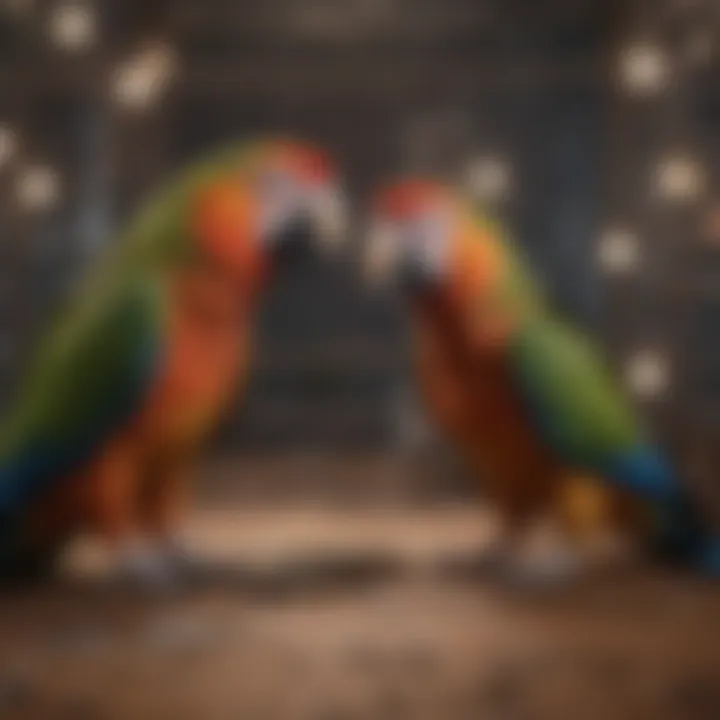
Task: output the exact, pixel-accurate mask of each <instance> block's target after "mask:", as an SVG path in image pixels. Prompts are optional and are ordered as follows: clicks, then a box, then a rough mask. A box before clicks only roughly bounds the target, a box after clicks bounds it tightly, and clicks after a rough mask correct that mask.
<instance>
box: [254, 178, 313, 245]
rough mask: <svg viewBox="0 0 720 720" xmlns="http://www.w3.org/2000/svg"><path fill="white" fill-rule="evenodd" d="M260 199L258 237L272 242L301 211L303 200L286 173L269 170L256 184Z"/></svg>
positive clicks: (297, 187)
mask: <svg viewBox="0 0 720 720" xmlns="http://www.w3.org/2000/svg"><path fill="white" fill-rule="evenodd" d="M258 195H259V197H260V228H259V230H260V237H261V238H262V239H263V240H264V241H265V242H274V241H275V239H276V238H277V237H279V236H280V234H281V232H282V229H283V228H284V227H286V226H287V225H288V224H289V223H290V222H292V220H293V218H295V217H297V216H298V214H300V213H301V212H302V210H303V207H304V205H305V200H304V198H303V192H302V188H301V187H300V185H299V184H298V183H297V182H296V181H295V180H294V178H293V177H292V176H290V175H288V174H287V173H283V172H281V171H279V170H270V171H268V172H267V173H265V175H263V176H262V177H261V178H260V180H259V182H258Z"/></svg>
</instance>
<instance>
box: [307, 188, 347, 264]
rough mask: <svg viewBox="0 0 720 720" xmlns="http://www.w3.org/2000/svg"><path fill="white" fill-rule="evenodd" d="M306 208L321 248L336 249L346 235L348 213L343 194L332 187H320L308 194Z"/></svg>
mask: <svg viewBox="0 0 720 720" xmlns="http://www.w3.org/2000/svg"><path fill="white" fill-rule="evenodd" d="M308 207H309V210H310V216H311V217H312V219H313V221H314V223H315V228H316V231H317V234H318V239H319V240H320V242H321V243H322V246H323V247H324V248H327V249H330V250H334V249H336V248H337V247H338V246H339V245H340V243H341V242H342V241H343V240H344V238H345V237H346V235H347V227H348V211H347V205H346V202H345V196H344V194H343V193H342V191H341V190H340V189H339V188H337V187H334V186H332V185H327V186H323V187H320V188H319V189H316V190H312V191H311V192H310V197H309V199H308Z"/></svg>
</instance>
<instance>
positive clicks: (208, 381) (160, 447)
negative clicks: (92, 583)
mask: <svg viewBox="0 0 720 720" xmlns="http://www.w3.org/2000/svg"><path fill="white" fill-rule="evenodd" d="M344 209H345V206H344V194H343V191H342V188H341V185H340V182H339V179H338V176H337V173H336V170H335V167H334V165H333V161H332V160H331V159H330V157H329V156H328V155H327V154H326V153H325V152H324V151H323V150H321V149H320V148H319V147H316V146H314V145H312V144H310V143H306V142H303V141H300V140H295V139H285V138H273V137H270V138H257V139H249V140H246V141H236V142H234V143H231V144H228V145H227V146H224V147H221V148H218V149H216V150H214V151H211V152H210V154H209V156H208V157H206V158H204V159H199V160H197V161H196V162H194V163H192V162H191V163H190V164H189V166H188V167H186V168H184V169H182V170H180V171H179V172H178V173H177V175H176V176H175V177H172V178H170V179H169V180H168V181H167V182H166V183H165V185H164V186H162V187H160V188H159V189H158V191H157V193H156V194H155V195H154V196H153V197H151V198H150V199H149V200H148V201H147V202H146V203H143V204H141V207H140V208H139V210H138V211H137V212H136V213H135V214H134V217H132V218H131V219H130V221H129V222H128V224H127V226H126V227H125V228H123V229H121V232H120V233H119V237H118V238H117V241H116V242H114V243H111V244H110V246H109V248H108V250H107V251H106V252H104V253H102V254H101V257H99V258H98V260H97V263H95V264H94V265H93V266H92V267H91V268H90V269H89V271H88V272H87V277H86V278H85V279H84V281H83V282H82V283H80V286H79V288H78V291H77V292H76V293H73V294H72V295H71V297H70V298H69V301H68V302H67V304H66V306H64V307H63V308H61V310H60V312H59V313H58V314H57V316H56V318H55V319H54V324H53V325H52V326H51V327H50V328H49V332H47V334H46V335H45V336H44V337H41V338H40V341H39V343H38V347H37V348H36V355H35V357H34V358H33V361H32V362H31V363H30V364H29V369H28V372H27V373H26V375H25V377H23V378H21V382H20V383H19V387H18V388H17V392H16V396H15V398H14V400H13V402H12V403H11V405H10V410H9V412H8V414H7V416H6V417H5V418H4V419H3V422H2V424H1V425H0V579H4V580H8V581H9V580H17V579H27V578H32V577H39V576H42V575H45V574H47V573H48V572H49V571H51V570H53V569H54V568H56V567H57V561H58V560H59V558H60V557H61V553H62V550H63V549H64V548H65V547H66V545H67V542H68V541H69V540H70V539H72V538H74V537H76V536H77V535H78V534H80V533H86V532H87V533H90V534H94V535H96V536H98V537H99V538H101V539H102V541H103V542H104V543H106V545H107V548H108V550H109V552H110V557H111V558H112V559H113V564H114V565H116V570H117V572H118V573H119V574H120V575H121V576H122V577H125V578H128V579H130V580H131V581H133V582H135V581H138V582H140V583H147V584H149V585H163V584H166V583H170V582H174V581H175V580H176V579H178V577H180V576H181V575H182V573H183V570H186V569H187V564H188V563H187V561H188V559H189V558H190V557H191V556H190V554H189V553H188V547H187V542H184V541H183V540H182V538H181V533H180V527H181V521H182V517H183V513H184V510H185V508H186V506H187V504H188V503H187V500H188V497H187V495H188V491H189V488H190V487H191V483H190V475H192V472H191V468H192V465H193V462H194V461H195V459H196V458H197V457H198V454H199V453H200V451H201V447H202V445H203V441H204V440H205V439H206V438H207V436H208V434H209V433H210V432H211V431H212V429H213V428H214V427H215V425H216V424H217V422H218V420H219V419H220V418H221V417H222V415H223V413H224V412H225V411H226V410H227V408H228V406H229V403H230V402H232V401H233V399H234V398H235V397H241V395H242V390H243V387H244V386H245V383H246V380H247V377H248V373H249V368H250V365H251V352H252V337H253V326H254V322H255V320H254V318H255V317H256V315H257V314H258V313H257V308H258V304H259V298H260V297H261V295H262V291H263V289H264V288H266V287H267V285H268V284H269V283H270V282H271V281H272V280H273V279H274V278H276V277H277V276H278V275H279V274H280V273H281V272H283V269H284V268H290V267H291V266H293V265H294V264H295V263H296V261H297V259H298V258H299V257H302V256H303V253H305V252H306V251H307V249H308V248H310V245H311V244H315V243H317V244H318V245H319V246H320V247H321V248H326V249H327V248H331V247H332V246H333V243H334V242H336V240H337V239H338V238H339V237H340V236H341V235H342V233H343V232H344V230H343V227H344ZM303 248H305V250H304V249H303Z"/></svg>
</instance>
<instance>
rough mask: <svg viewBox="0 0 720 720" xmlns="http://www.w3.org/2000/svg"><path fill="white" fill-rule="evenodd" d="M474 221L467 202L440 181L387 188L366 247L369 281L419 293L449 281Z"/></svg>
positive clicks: (406, 182)
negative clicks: (393, 283)
mask: <svg viewBox="0 0 720 720" xmlns="http://www.w3.org/2000/svg"><path fill="white" fill-rule="evenodd" d="M468 218H469V213H468V212H467V210H466V209H465V208H464V207H463V203H462V201H461V199H460V198H458V196H457V194H456V193H454V192H453V190H452V189H451V188H450V187H447V186H445V185H443V184H442V183H440V182H434V181H431V180H415V179H410V180H402V181H399V182H396V183H393V184H390V185H388V186H386V187H384V188H382V189H381V190H380V191H379V192H378V193H377V195H376V197H375V199H374V202H373V206H372V211H371V222H370V228H369V237H368V242H367V245H366V248H365V262H364V265H365V270H366V273H367V276H368V279H369V280H370V281H371V282H373V283H385V282H389V281H392V280H395V281H399V282H400V283H402V285H403V286H405V287H408V288H410V289H414V290H420V289H422V288H428V287H432V286H437V285H440V284H442V283H444V282H446V281H447V279H448V277H449V276H450V274H451V273H452V272H453V269H454V267H453V266H454V264H455V262H456V259H457V247H458V244H459V242H460V239H461V237H462V235H463V233H464V232H465V228H466V226H467V223H468Z"/></svg>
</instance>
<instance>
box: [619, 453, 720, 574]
mask: <svg viewBox="0 0 720 720" xmlns="http://www.w3.org/2000/svg"><path fill="white" fill-rule="evenodd" d="M610 476H611V477H612V479H613V480H615V482H616V483H618V484H619V485H620V486H621V487H623V488H624V489H625V490H629V491H630V492H631V493H633V494H635V495H636V496H638V497H640V498H642V499H643V500H644V502H645V503H646V504H647V507H648V508H649V509H650V515H651V537H650V543H651V546H650V548H651V552H652V554H653V555H655V556H656V557H658V558H660V559H662V560H665V561H667V562H670V563H673V564H679V565H684V566H690V567H694V568H696V569H697V570H698V571H700V572H702V573H703V574H706V575H708V576H711V577H715V578H720V537H719V536H717V535H716V534H713V532H712V531H711V530H710V529H709V527H708V524H707V522H706V521H705V518H704V517H703V513H702V512H701V511H700V509H699V507H698V504H697V502H696V500H695V499H694V498H693V497H692V496H691V495H690V493H689V492H688V491H687V489H686V488H685V487H684V486H683V485H682V483H680V481H679V480H678V478H677V475H676V473H675V471H674V470H673V468H672V465H671V464H670V462H669V461H668V460H667V458H665V457H664V456H663V454H662V453H661V452H660V451H659V450H658V449H657V448H655V447H652V446H642V447H637V448H634V449H633V450H632V451H631V452H627V453H624V454H623V456H622V457H621V458H619V459H618V460H617V461H616V462H615V463H613V466H612V468H611V471H610Z"/></svg>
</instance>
